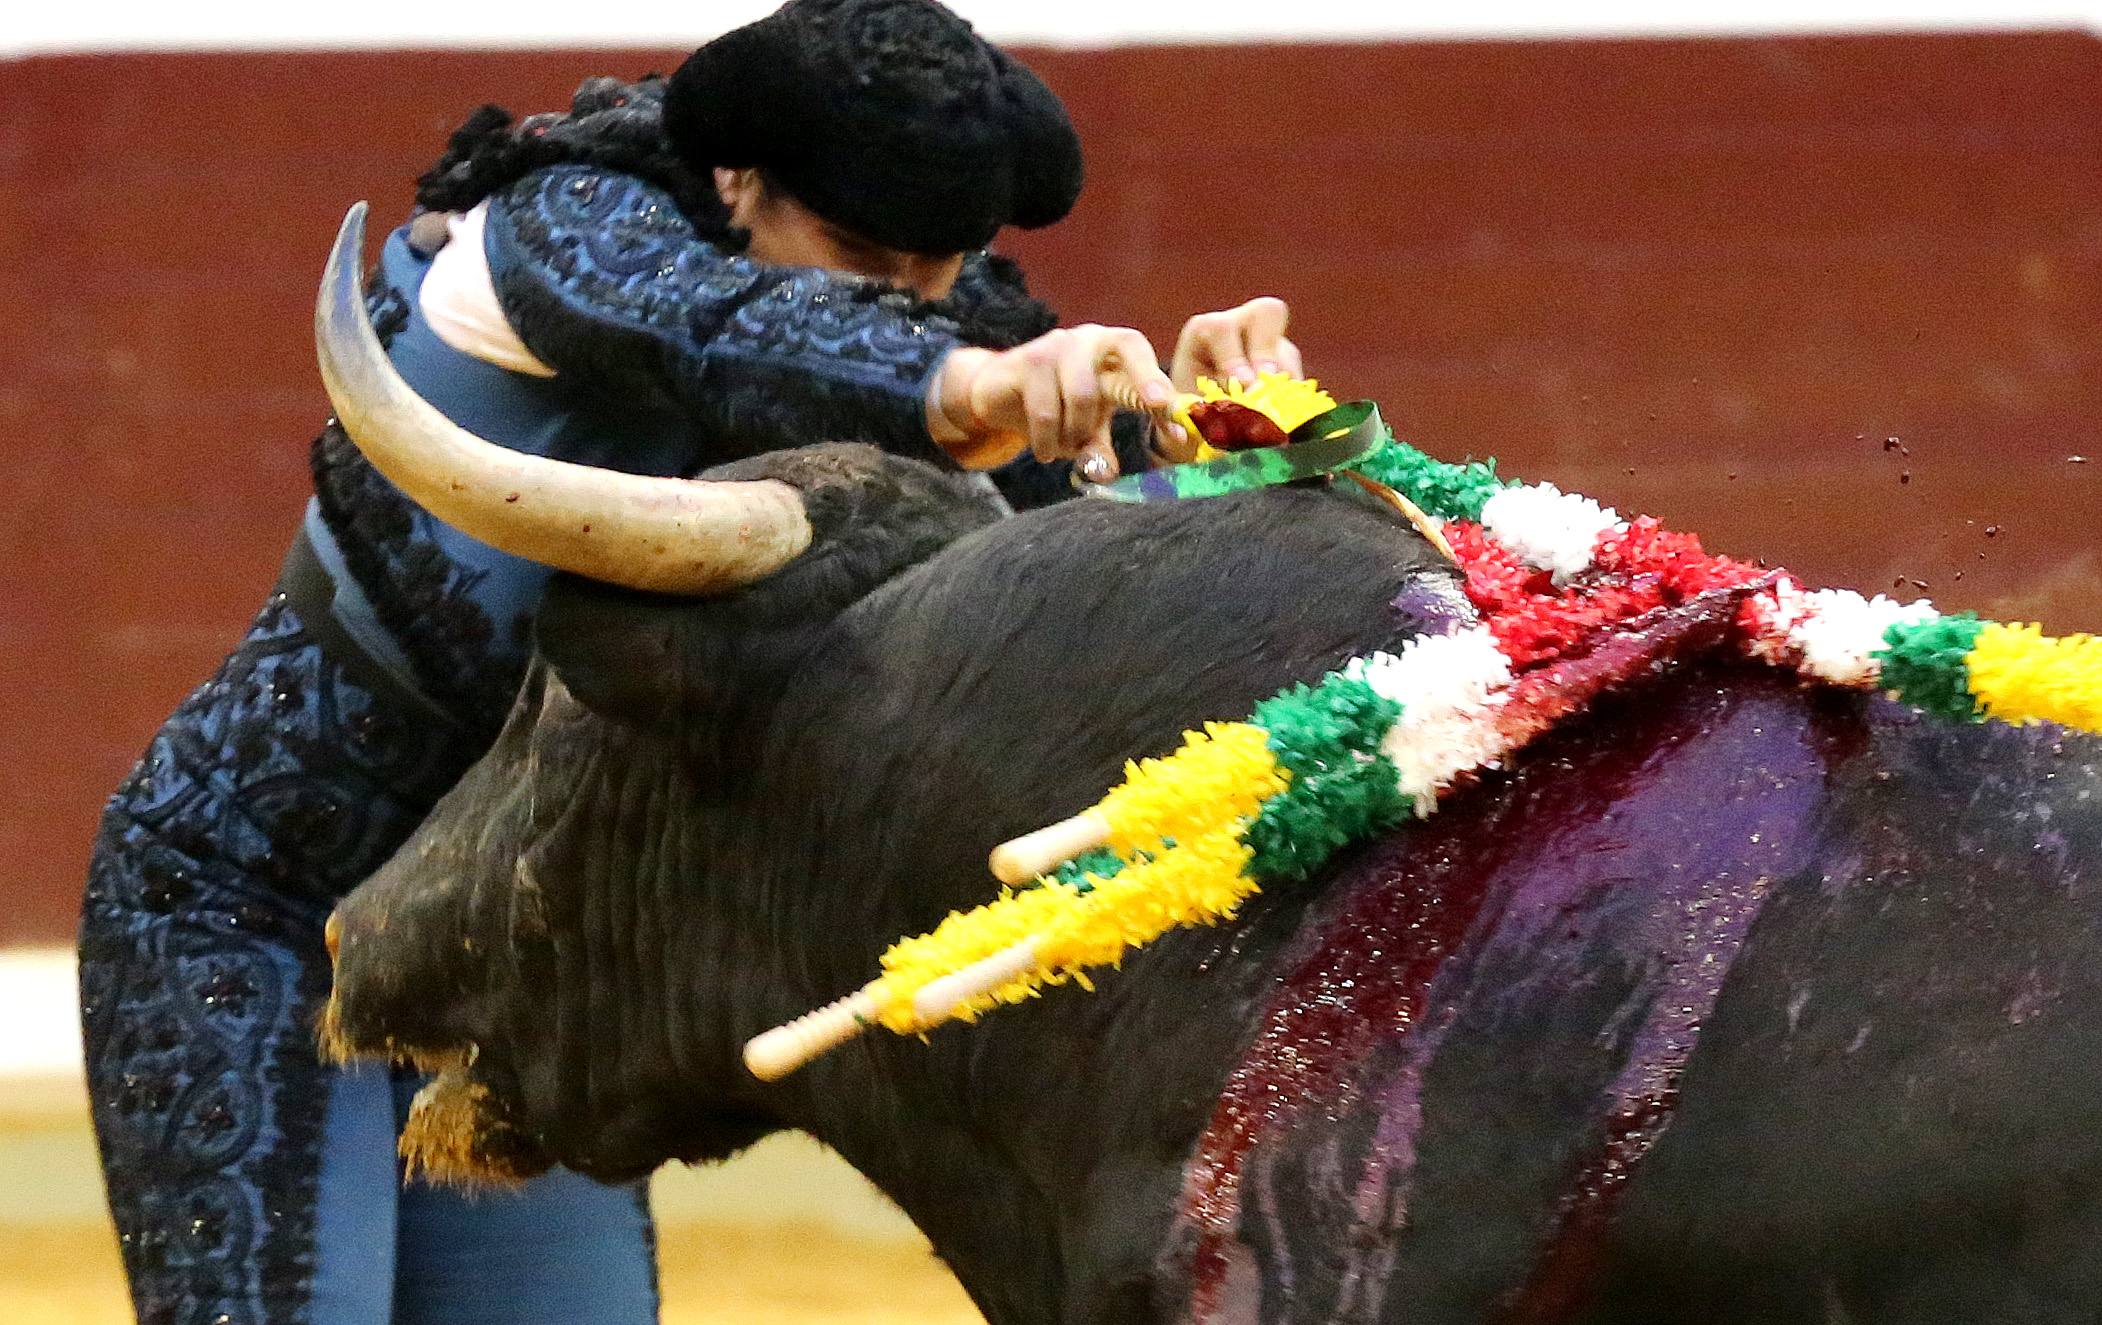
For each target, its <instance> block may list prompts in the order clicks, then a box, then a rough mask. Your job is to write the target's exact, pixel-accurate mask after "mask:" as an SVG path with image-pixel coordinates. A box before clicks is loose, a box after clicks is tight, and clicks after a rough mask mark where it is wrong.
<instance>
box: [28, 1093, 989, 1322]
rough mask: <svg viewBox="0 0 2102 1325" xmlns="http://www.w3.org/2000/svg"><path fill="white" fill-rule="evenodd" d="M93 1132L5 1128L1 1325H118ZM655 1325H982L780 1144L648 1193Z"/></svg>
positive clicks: (888, 1221)
mask: <svg viewBox="0 0 2102 1325" xmlns="http://www.w3.org/2000/svg"><path fill="white" fill-rule="evenodd" d="M93 1166H94V1152H93V1147H92V1142H91V1141H90V1140H89V1137H88V1133H87V1127H86V1120H85V1118H84V1117H80V1116H78V1115H76V1114H74V1113H72V1112H71V1111H70V1110H68V1111H61V1112H57V1113H49V1112H45V1113H39V1114H31V1115H26V1116H25V1115H19V1114H17V1115H12V1116H7V1115H0V1321H4V1322H6V1325H126V1323H127V1322H129V1321H130V1319H131V1315H130V1312H129V1309H128V1304H127V1303H126V1301H125V1298H124V1287H123V1279H122V1276H121V1273H120V1271H119V1269H118V1265H117V1249H116V1242H115V1239H114V1237H113V1235H112V1234H111V1233H110V1231H109V1227H108V1224H107V1223H106V1221H105V1220H104V1218H103V1216H102V1215H101V1214H100V1207H99V1202H100V1200H101V1196H100V1192H99V1190H98V1189H97V1187H96V1182H97V1178H96V1173H95V1170H94V1167H93ZM654 1195H655V1204H656V1207H657V1211H658V1220H659V1229H658V1239H659V1248H660V1254H661V1277H662V1284H663V1290H664V1314H663V1321H664V1325H730V1323H731V1322H736V1325H751V1323H752V1322H765V1323H766V1325H849V1323H850V1322H851V1323H852V1325H907V1323H908V1322H910V1325H979V1323H980V1317H979V1316H978V1314H977V1312H976V1311H974V1310H973V1309H972V1307H971V1304H970V1302H969V1300H968V1299H967V1298H965V1297H964V1294H963V1290H962V1289H961V1288H959V1287H958V1286H957V1284H956V1281H955V1280H954V1279H953V1278H951V1277H950V1275H949V1273H948V1271H947V1270H945V1269H944V1268H942V1266H941V1264H940V1263H939V1262H937V1261H936V1260H935V1259H934V1257H933V1255H932V1254H931V1253H930V1252H929V1251H928V1249H927V1246H926V1243H925V1242H924V1241H923V1240H922V1239H920V1237H919V1235H918V1234H917V1232H916V1231H914V1230H913V1229H912V1228H911V1226H910V1225H909V1224H907V1223H905V1222H904V1217H903V1216H902V1215H900V1214H898V1213H897V1211H896V1210H895V1209H894V1208H892V1207H890V1206H889V1205H888V1204H887V1203H886V1202H884V1201H883V1200H882V1198H881V1197H880V1196H878V1195H877V1194H876V1193H875V1191H874V1190H873V1189H872V1188H870V1187H869V1186H868V1185H867V1184H866V1183H865V1182H863V1181H862V1180H861V1178H860V1177H859V1175H857V1174H855V1173H854V1172H853V1171H852V1170H851V1169H848V1168H847V1167H846V1166H845V1165H844V1164H843V1163H841V1162H840V1161H839V1160H837V1159H836V1158H833V1157H832V1156H830V1155H827V1154H825V1153H824V1152H823V1151H822V1150H820V1149H819V1148H818V1147H817V1146H816V1145H815V1143H812V1142H809V1141H807V1140H804V1139H801V1138H777V1139H775V1140H772V1141H769V1142H768V1143H766V1144H765V1145H763V1146H760V1147H758V1148H757V1149H756V1150H755V1151H754V1152H753V1153H752V1154H750V1155H748V1156H745V1157H741V1158H740V1159H738V1160H737V1161H734V1162H733V1163H731V1164H727V1165H723V1166H721V1167H720V1168H717V1169H714V1170H708V1171H698V1172H696V1171H678V1172H671V1173H667V1174H665V1175H664V1176H663V1177H662V1178H660V1180H659V1182H658V1184H657V1187H656V1191H655V1194H654Z"/></svg>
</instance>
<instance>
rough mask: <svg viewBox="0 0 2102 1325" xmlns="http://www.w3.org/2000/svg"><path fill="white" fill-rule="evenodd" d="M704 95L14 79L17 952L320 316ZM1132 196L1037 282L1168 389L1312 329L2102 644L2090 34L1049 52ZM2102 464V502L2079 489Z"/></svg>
mask: <svg viewBox="0 0 2102 1325" xmlns="http://www.w3.org/2000/svg"><path fill="white" fill-rule="evenodd" d="M676 58H677V55H676V53H675V52H662V53H654V54H653V53H638V52H633V51H624V52H603V51H601V52H582V51H566V52H535V53H530V54H522V53H515V52H514V53H502V54H490V53H483V54H446V53H418V54H373V53H359V54H350V53H330V54H298V55H256V54H238V55H234V54H225V55H154V56H123V57H108V56H104V57H79V58H43V59H33V60H28V61H24V62H20V63H16V64H13V65H11V66H9V67H8V69H7V71H6V74H5V77H4V78H0V123H4V124H5V125H6V126H7V127H6V130H5V132H4V134H0V175H4V187H0V307H4V308H5V309H7V310H8V320H9V323H10V325H9V330H8V334H7V335H6V337H5V338H4V341H0V344H4V346H5V348H4V349H0V437H4V439H5V445H4V446H0V512H4V518H0V548H4V552H0V556H4V562H0V564H4V567H5V571H4V576H0V595H4V596H0V657H4V658H5V660H6V664H7V673H6V675H7V681H6V684H5V685H0V766H4V767H5V768H6V769H7V770H8V773H7V776H6V778H5V779H4V781H0V859H4V860H6V861H7V862H8V864H7V879H8V883H7V885H6V892H5V905H4V906H0V944H4V943H10V942H23V941H39V942H53V941H62V940H63V939H64V938H65V937H66V936H67V935H69V934H70V932H71V929H72V925H73V912H74V909H75V907H76V906H77V904H78V897H79V891H80V876H81V872H82V869H83V866H84V862H85V860H86V855H87V847H88V841H89V837H90V835H91V833H92V831H93V826H94V820H95V815H96V813H97V811H98V809H99V807H100V804H101V801H102V798H103V796H104V795H106V794H107V792H108V791H109V790H110V789H111V788H112V787H113V786H114V785H115V784H116V782H117V781H118V779H119V778H121V777H122V776H123V774H124V771H125V770H126V768H127V767H128V766H129V765H130V764H131V762H132V761H133V759H134V758H135V757H136V756H137V754H138V752H139V750H140V748H141V747H142V746H143V744H144V742H145V740H146V739H147V737H148V735H149V734H150V733H151V732H152V730H153V728H154V727H155V725H156V724H157V723H158V722H159V721H160V719H161V717H162V716H163V715H164V714H165V713H166V712H167V710H168V709H169V708H170V707H171V706H172V705H174V704H175V703H176V702H177V701H178V700H179V699H180V698H181V696H182V695H183V694H184V693H185V692H186V691H187V690H188V689H189V688H190V687H191V686H193V685H195V684H196V683H197V682H199V681H200V680H202V679H203V678H204V677H205V676H206V675H208V674H209V672H210V669H211V668H212V667H213V665H214V664H215V663H216V661H217V660H218V658H219V657H220V656H221V655H222V654H223V653H224V651H225V649H226V648H227V647H228V646H229V645H230V644H231V643H232V642H233V641H234V640H235V639H236V638H237V637H238V636H239V634H240V632H241V630H242V629H243V627H244V626H245V624H246V623H247V621H248V619H249V617H250V616H251V614H252V613H253V612H254V610H255V608H256V607H257V605H258V604H259V603H260V601H261V599H262V596H263V594H264V591H265V590H266V588H267V587H268V586H269V584H270V581H271V578H272V576H273V573H274V571H275V568H276V564H277V561H278V558H279V556H280V555H281V553H282V551H283V549H284V546H285V544H286V541H287V539H288V538H289V536H290V534H291V532H292V529H293V527H294V524H295V522H296V520H297V518H298V514H299V509H300V504H301V500H302V496H303V493H304V491H305V486H306V455H307V442H308V440H309V439H310V438H311V437H312V436H313V434H314V432H315V431H316V429H317V427H318V426H319V424H320V422H321V420H322V418H323V416H324V414H325V412H326V405H325V403H324V401H323V398H322V396H321V392H320V388H319V385H318V383H317V381H316V378H315V373H314V369H313V366H312V348H311V339H310V333H309V318H310V315H311V314H310V310H311V305H312V299H313V289H314V283H315V280H316V278H317V276H318V274H319V270H320V265H321V260H322V256H323V254H324V252H325V250H326V247H327V244H328V242H329V239H330V237H331V236H332V235H333V233H334V229H335V226H336V223H337V221H338V220H340V218H341V216H342V213H343V209H344V207H345V206H346V205H347V204H348V203H349V202H350V201H352V200H354V199H357V198H370V199H372V200H373V203H374V207H375V214H376V215H375V220H376V222H378V223H381V224H391V222H392V221H393V220H394V219H395V218H398V217H399V216H400V215H401V214H402V212H403V211H404V209H405V208H406V205H407V201H408V196H409V183H410V181H411V180H412V179H413V178H414V176H415V175H416V174H417V173H418V172H419V171H420V170H421V169H422V168H423V167H424V166H425V165H426V164H428V162H429V161H430V160H431V159H432V158H433V157H434V156H435V154H436V152H437V151H438V150H439V148H440V147H441V146H442V144H443V142H444V138H445V135H446V133H447V131H448V130H449V129H450V128H451V127H452V126H453V125H454V124H455V123H456V122H457V121H458V120H459V119H460V118H461V116H462V115H464V113H465V112H466V111H467V110H468V109H470V108H471V107H472V106H473V104H474V103H476V102H478V101H481V100H495V101H500V102H502V103H504V104H506V105H508V106H511V107H513V108H514V109H519V110H535V109H545V108H551V107H558V106H560V105H563V104H565V103H566V100H567V95H568V93H569V91H570V89H571V88H572V87H573V86H574V85H575V84H576V82H577V81H578V80H579V79H580V78H581V77H582V76H584V75H585V74H587V73H595V72H609V73H620V74H630V75H632V74H636V73H640V72H642V71H644V70H647V69H650V68H660V69H663V68H669V67H670V66H671V65H672V64H673V63H674V62H675V60H676ZM1030 58H1031V60H1032V62H1033V63H1035V64H1036V65H1037V67H1038V68H1039V69H1041V71H1042V72H1043V73H1044V75H1045V77H1046V79H1047V80H1048V81H1049V82H1050V83H1051V85H1052V86H1053V87H1054V88H1056V89H1057V90H1058V91H1059V92H1060V93H1061V94H1062V95H1063V96H1064V97H1065V98H1066V99H1067V102H1068V104H1069V105H1070V107H1071V109H1072V112H1073V117H1074V119H1075V121H1076V122H1077V124H1078V125H1079V127H1080V131H1081V134H1082V136H1083V138H1084V140H1085V142H1086V144H1087V147H1088V152H1089V158H1088V164H1089V185H1088V189H1087V193H1086V196H1085V198H1084V199H1083V201H1082V203H1081V205H1080V207H1079V209H1078V210H1077V211H1076V212H1075V214H1074V215H1073V217H1072V218H1071V219H1070V220H1069V221H1067V222H1066V223H1065V224H1063V225H1061V226H1059V227H1057V228H1056V229H1054V230H1052V231H1049V232H1046V233H1043V234H1035V235H1025V236H1017V237H1015V238H1014V239H1013V240H1012V242H1011V243H1010V244H1009V245H1008V247H1009V248H1010V250H1011V251H1013V252H1015V253H1017V254H1018V255H1019V256H1021V257H1022V258H1023V260H1024V261H1025V263H1026V264H1027V266H1028V268H1029V270H1030V273H1031V275H1032V278H1033V279H1034V281H1035V283H1036V285H1037V288H1038V289H1039V290H1040V292H1042V293H1044V294H1046V295H1047V296H1048V297H1049V298H1050V299H1051V300H1052V302H1053V303H1054V304H1055V305H1056V306H1057V307H1058V308H1059V309H1060V310H1061V311H1062V312H1063V313H1064V314H1065V316H1066V318H1067V319H1068V320H1069V321H1080V320H1095V321H1107V322H1123V323H1130V324H1133V325H1136V326H1138V327H1139V328H1141V329H1142V330H1144V331H1146V332H1147V333H1148V334H1150V335H1151V336H1152V337H1153V338H1154V340H1155V343H1156V345H1158V346H1160V347H1161V349H1162V350H1163V352H1165V351H1166V350H1167V349H1168V348H1169V347H1170V346H1171V345H1172V343H1173V337H1174V333H1175V329H1176V327H1177V326H1178V324H1179V322H1180V319H1181V318H1182V317H1183V316H1185V315H1187V314H1189V313H1192V312H1196V311H1201V310H1203V309H1207V308H1212V307H1218V306H1222V305H1225V304H1228V303H1231V302H1237V301H1239V300H1241V299H1244V298H1247V297H1249V296H1251V295H1254V294H1259V293H1274V294H1278V295H1282V296H1283V297H1285V298H1286V299H1287V300H1289V301H1290V303H1291V305H1292V308H1293V314H1294V325H1293V334H1294V335H1295V337H1296V338H1297V339H1298V340H1299V342H1300V344H1301V345H1302V347H1303V348H1304V349H1305V352H1306V360H1307V363H1308V365H1309V368H1310V370H1312V371H1313V372H1315V373H1316V374H1317V375H1318V376H1320V377H1322V378H1323V379H1325V380H1326V381H1328V382H1329V383H1330V384H1331V385H1332V386H1333V387H1334V388H1335V389H1336V390H1337V391H1339V392H1340V393H1343V394H1346V395H1350V396H1371V397H1375V398H1377V399H1378V400H1380V401H1381V402H1382V404H1383V406H1384V408H1385V411H1386V414H1387V417H1388V418H1389V420H1390V421H1392V422H1393V423H1394V424H1395V425H1396V427H1397V429H1398V430H1399V431H1400V432H1401V433H1402V434H1403V435H1404V436H1406V437H1408V438H1410V439H1411V440H1414V441H1416V442H1418V443H1419V444H1422V445H1424V446H1426V447H1428V448H1430V449H1431V450H1433V451H1435V452H1438V453H1440V454H1443V455H1446V456H1449V457H1455V458H1456V457H1458V456H1460V455H1463V454H1467V453H1473V454H1490V453H1493V454H1496V455H1499V456H1501V457H1503V458H1504V460H1505V467H1506V470H1507V471H1508V472H1514V473H1518V474H1522V475H1527V476H1538V477H1545V478H1552V479H1553V480H1555V481H1556V482H1558V483H1560V484H1561V485H1562V486H1564V487H1573V488H1576V489H1579V490H1581V491H1585V492H1587V493H1590V494H1591V495H1594V496H1597V497H1599V498H1601V499H1602V500H1606V501H1610V502H1612V503H1614V504H1616V505H1618V506H1620V507H1621V508H1622V509H1623V510H1638V511H1646V512H1650V513H1653V514H1657V515H1659V516H1662V517H1664V518H1665V519H1666V520H1668V521H1670V522H1672V523H1674V524H1676V525H1678V526H1680V527H1684V528H1691V529H1696V530H1699V531H1700V532H1701V533H1702V534H1703V535H1704V536H1705V537H1706V539H1707V541H1708V544H1709V546H1710V547H1711V548H1715V549H1717V550H1725V551H1731V552H1738V553H1743V554H1747V555H1758V556H1764V557H1767V558H1769V559H1771V560H1773V561H1776V562H1781V563H1785V564H1788V565H1790V566H1791V567H1793V568H1795V569H1796V570H1798V571H1799V572H1801V573H1802V574H1803V575H1804V576H1805V577H1807V578H1809V579H1811V580H1814V581H1824V582H1828V583H1835V584H1846V585H1851V586H1854V587H1858V588H1861V589H1863V590H1870V591H1873V590H1883V591H1895V592H1897V593H1898V594H1899V595H1900V596H1905V597H1910V596H1914V595H1916V594H1919V593H1922V592H1924V593H1928V594H1931V596H1932V597H1933V598H1934V599H1935V600H1936V601H1937V602H1938V603H1940V604H1941V605H1942V606H1944V607H1946V608H1976V609H1980V610H1983V611H1987V612H1989V613H1992V614H1995V615H1999V616H2003V617H2025V618H2030V617H2041V618H2042V619H2043V620H2044V621H2045V622H2046V623H2047V624H2049V625H2050V626H2051V627H2052V628H2053V629H2055V630H2057V631H2060V632H2067V631H2072V630H2076V629H2089V630H2094V629H2102V437H2098V436H2097V432H2096V430H2097V425H2098V423H2102V113H2098V112H2102V43H2098V42H2097V41H2095V40H2094V39H2093V38H2091V37H2088V36H2085V35H2079V34H2071V33H2067V34H2051V33H2030V34H1999V35H1975V36H1973V35H1939V36H1912V37H1847V38H1814V39H1800V38H1791V39H1782V40H1774V39H1762V40H1703V41H1643V42H1633V41H1628V42H1616V41H1581V42H1559V43H1504V42H1478V43H1448V44H1420V45H1382V46H1291V47H1276V46H1269V47H1265V46H1222V47H1208V48H1179V49H1178V48H1164V47H1151V48H1130V49H1123V50H1113V51H1054V52H1040V53H1035V54H1032V55H1031V56H1030ZM2076 457H2086V459H2076Z"/></svg>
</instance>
